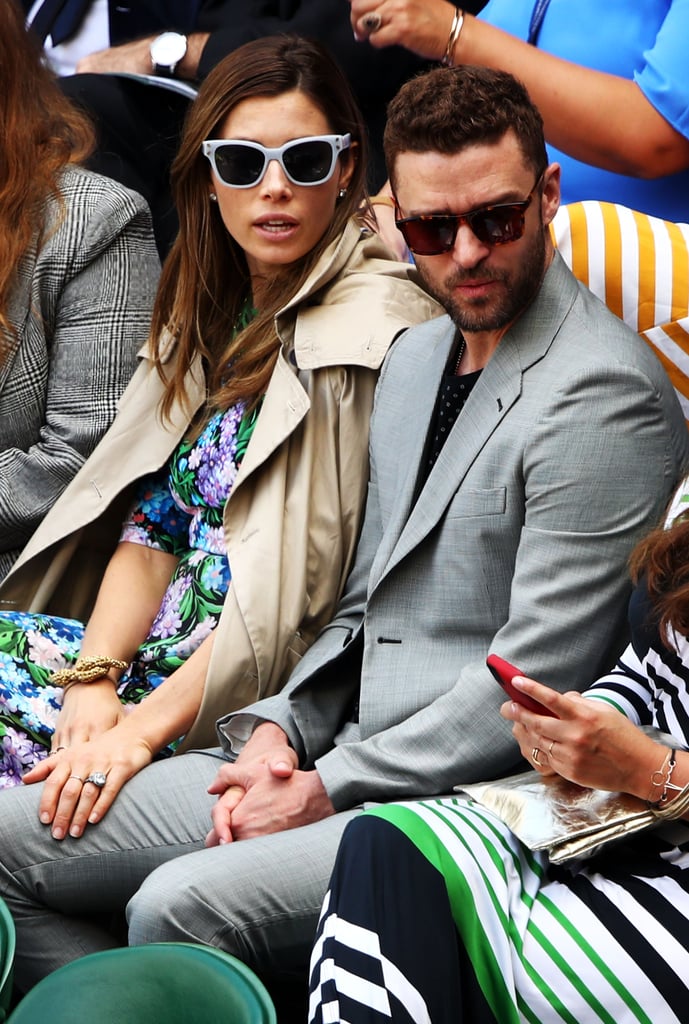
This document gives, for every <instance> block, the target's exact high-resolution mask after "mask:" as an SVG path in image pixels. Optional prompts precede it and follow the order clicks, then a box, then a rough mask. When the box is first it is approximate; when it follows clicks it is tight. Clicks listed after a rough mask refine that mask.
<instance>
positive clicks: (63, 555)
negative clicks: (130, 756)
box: [0, 223, 442, 749]
mask: <svg viewBox="0 0 689 1024" xmlns="http://www.w3.org/2000/svg"><path fill="white" fill-rule="evenodd" d="M414 273H415V272H414V271H413V269H412V268H411V267H409V266H408V265H406V264H402V263H396V262H394V261H392V260H390V259H388V258H387V250H386V249H385V248H384V247H383V246H382V244H381V243H380V241H379V240H378V239H377V238H375V237H372V236H370V235H369V234H368V233H367V232H363V231H362V230H361V229H360V228H359V227H358V226H357V225H356V224H355V223H350V224H349V225H348V227H347V229H346V230H345V232H344V234H343V235H342V236H341V238H340V239H339V240H338V241H337V242H335V243H333V245H332V246H330V247H329V249H328V250H327V251H326V253H325V254H324V256H323V258H322V260H321V261H319V263H318V265H317V266H316V267H315V268H314V271H313V273H312V274H311V275H310V277H309V279H308V280H307V281H306V282H305V284H304V286H303V287H302V288H301V289H300V291H299V293H298V294H297V295H296V296H295V297H294V299H293V300H292V301H291V302H290V303H289V304H288V306H286V307H285V308H284V309H282V310H281V311H280V312H279V313H278V315H277V317H276V326H277V330H278V334H279V336H280V340H281V342H282V349H281V352H280V356H279V358H278V361H277V363H276V366H275V370H274V372H273V375H272V377H271V379H270V382H269V385H268V388H267V391H266V395H265V399H264V402H263V405H262V408H261V413H260V415H259V417H258V420H257V423H256V426H255V429H254V432H253V435H252V437H251V440H250V443H249V446H248V448H247V451H246V454H245V456H244V459H243V462H242V464H241V467H240V471H239V473H238V475H237V479H236V481H235V484H234V487H233V490H232V493H231V495H230V498H229V499H228V501H227V504H226V507H225V512H224V530H225V542H226V546H227V556H228V560H229V563H230V568H231V573H232V583H231V585H230V589H229V592H228V595H227V598H226V600H225V604H224V607H223V611H222V614H221V617H220V621H219V623H218V625H217V627H216V629H215V632H214V639H213V652H212V655H211V660H210V664H209V668H208V675H207V679H206V686H205V691H204V698H203V702H202V705H201V708H200V710H199V713H198V715H197V718H196V721H195V723H194V725H193V726H192V728H191V730H190V731H189V733H188V734H187V737H186V739H185V742H184V744H183V749H188V748H189V747H190V746H203V745H208V744H212V743H215V742H216V737H215V720H216V718H218V717H220V715H222V714H226V713H227V712H229V711H232V710H234V709H237V708H239V707H242V706H244V705H245V704H247V703H250V702H252V701H255V700H257V699H258V698H260V697H263V696H266V695H269V694H272V693H274V692H275V691H276V690H278V689H279V688H280V687H281V686H282V685H283V684H284V682H285V681H286V679H287V678H288V676H289V674H290V672H291V670H292V668H293V667H294V665H295V664H296V663H297V661H298V660H299V658H300V657H301V655H302V654H303V652H304V651H305V650H306V648H307V647H308V646H309V644H310V643H311V642H312V641H313V640H314V639H315V637H316V635H317V633H318V632H319V630H320V629H321V628H322V627H323V626H324V625H325V624H326V623H327V622H328V621H329V619H330V617H331V614H332V612H333V609H334V607H335V604H336V602H337V600H338V598H339V596H340V593H341V591H342V587H343V585H344V581H345V578H346V575H347V572H348V569H349V567H350V564H351V561H352V557H353V554H354V550H355V547H356V542H357V538H358V532H359V526H360V521H361V513H362V509H363V503H364V498H365V493H366V485H367V479H368V420H369V416H370V411H371V406H372V402H373V392H374V388H375V384H376V379H377V376H378V370H379V368H380V365H381V363H382V361H383V358H384V356H385V354H386V352H387V350H388V348H389V346H390V344H391V343H392V341H393V339H394V338H395V336H396V335H397V334H398V333H399V332H400V331H401V330H403V329H404V328H405V327H407V326H408V325H411V324H414V323H418V322H420V321H423V320H427V319H429V318H432V317H434V316H437V315H439V313H441V312H442V310H441V309H440V307H439V306H438V305H437V304H436V303H435V302H434V301H433V300H432V299H430V298H429V297H428V296H427V295H426V294H425V293H424V292H423V291H422V290H421V289H420V288H419V287H418V285H417V284H416V283H415V282H414ZM142 354H143V355H144V359H143V363H142V365H141V366H140V367H139V369H138V370H137V372H136V373H135V375H134V377H133V378H132V380H131V382H130V385H129V387H128V389H127V391H126V392H125V394H124V396H123V398H122V400H121V402H120V409H119V412H118V415H117V417H116V419H115V422H114V423H113V425H112V427H111V428H110V430H109V431H108V432H107V434H106V435H105V437H104V438H103V440H102V441H101V443H100V444H99V445H98V447H97V448H96V450H95V451H94V453H93V454H92V455H91V457H90V458H89V459H88V460H87V462H86V463H85V465H84V466H83V468H82V469H81V471H80V472H79V473H78V475H77V476H76V477H75V478H74V480H73V482H72V484H71V485H70V486H69V487H68V489H67V490H66V491H65V493H64V494H63V496H62V498H61V499H60V500H59V501H58V502H57V503H56V505H55V506H54V508H53V510H52V511H51V513H49V514H48V516H47V517H46V518H45V519H44V521H43V523H42V524H41V526H40V527H39V528H38V530H37V531H36V533H35V534H34V535H33V537H32V538H31V540H30V541H29V543H28V545H27V547H26V548H25V549H24V551H23V552H22V554H21V556H20V558H19V560H18V561H17V563H16V564H15V566H14V568H13V570H12V572H11V573H10V574H9V576H8V577H7V578H6V580H5V581H4V583H3V584H2V586H0V613H1V611H2V610H3V609H8V608H10V609H16V610H22V611H46V612H51V613H52V614H57V615H62V616H70V617H74V618H78V619H81V620H82V621H85V620H86V619H87V618H88V616H89V614H90V612H91V609H92V606H93V602H94V599H95V595H96V592H97V588H98V585H99V583H100V580H101V578H102V575H103V571H104V569H105V565H106V564H107V561H108V559H109V557H110V556H111V554H112V552H113V550H114V548H115V546H116V544H117V541H118V539H119V534H120V526H121V522H122V520H123V518H124V516H125V514H126V511H127V508H128V506H129V503H130V501H131V497H132V488H133V485H134V483H135V482H136V480H138V479H139V478H140V477H142V476H143V475H145V474H148V473H151V472H153V471H154V470H156V469H158V468H160V467H161V466H162V465H163V464H164V463H165V462H166V460H167V459H168V457H169V456H170V454H171V452H172V451H173V449H174V448H175V446H176V445H177V443H178V442H179V441H180V439H181V438H182V437H183V436H184V434H185V432H186V430H187V428H188V426H189V421H190V415H189V414H188V413H185V412H184V410H183V409H182V408H181V406H176V407H175V408H174V410H173V413H172V419H171V422H169V423H166V424H165V425H163V424H161V422H160V419H159V417H158V416H157V415H156V416H155V417H154V415H153V414H152V413H153V410H156V409H157V408H158V405H159V402H160V399H161V397H162V394H163V388H162V384H161V381H160V379H159V377H158V374H157V373H156V372H155V370H154V369H152V367H151V364H150V360H149V358H148V357H147V355H146V353H145V352H144V353H142ZM174 358H175V356H174V351H171V353H170V356H169V359H170V360H173V359H174ZM187 385H188V386H187V392H188V395H189V399H190V406H191V410H192V412H193V411H195V410H196V409H197V408H198V407H199V406H200V405H201V403H202V402H203V400H204V396H205V387H204V382H203V374H202V370H201V367H200V363H199V364H197V365H195V366H194V367H192V370H191V372H190V374H189V377H188V382H187ZM103 653H104V654H107V653H108V652H107V651H104V652H103Z"/></svg>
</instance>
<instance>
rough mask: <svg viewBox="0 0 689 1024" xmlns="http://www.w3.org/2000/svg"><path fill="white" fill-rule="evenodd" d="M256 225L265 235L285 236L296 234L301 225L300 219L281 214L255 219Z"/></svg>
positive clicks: (273, 236) (271, 236) (272, 236)
mask: <svg viewBox="0 0 689 1024" xmlns="http://www.w3.org/2000/svg"><path fill="white" fill-rule="evenodd" d="M254 227H255V228H256V230H257V231H258V232H259V233H260V234H262V235H264V236H265V237H270V238H283V237H286V236H288V235H292V234H294V232H295V231H296V229H297V228H298V227H299V221H297V220H295V218H294V217H284V216H279V215H278V216H275V217H260V218H259V219H258V220H255V221H254Z"/></svg>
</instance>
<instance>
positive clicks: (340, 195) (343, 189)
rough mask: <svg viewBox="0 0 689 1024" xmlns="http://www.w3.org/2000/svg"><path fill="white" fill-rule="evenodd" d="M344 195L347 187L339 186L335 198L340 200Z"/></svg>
mask: <svg viewBox="0 0 689 1024" xmlns="http://www.w3.org/2000/svg"><path fill="white" fill-rule="evenodd" d="M346 195H347V189H346V188H341V189H340V191H339V192H338V193H337V198H338V199H339V200H340V202H341V201H342V200H343V199H344V197H345V196H346Z"/></svg>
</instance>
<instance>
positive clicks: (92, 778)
mask: <svg viewBox="0 0 689 1024" xmlns="http://www.w3.org/2000/svg"><path fill="white" fill-rule="evenodd" d="M107 781H108V776H107V775H106V774H105V772H91V774H90V775H87V776H86V782H92V783H93V785H94V786H98V788H99V789H102V788H103V786H104V785H105V783H106V782H107Z"/></svg>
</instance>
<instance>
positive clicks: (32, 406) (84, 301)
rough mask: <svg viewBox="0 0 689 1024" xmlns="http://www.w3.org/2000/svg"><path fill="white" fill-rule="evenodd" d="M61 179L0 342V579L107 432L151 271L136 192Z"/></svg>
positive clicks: (154, 264) (142, 317)
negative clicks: (8, 328)
mask: <svg viewBox="0 0 689 1024" xmlns="http://www.w3.org/2000/svg"><path fill="white" fill-rule="evenodd" d="M60 184H61V189H62V197H63V205H62V206H60V204H58V202H57V200H55V199H52V198H51V199H50V200H48V202H47V203H46V209H45V225H46V230H45V235H44V237H43V239H42V240H40V241H39V240H38V239H37V240H36V242H35V243H34V245H33V246H31V247H30V249H29V251H27V253H26V255H25V256H24V258H23V259H22V261H21V262H20V264H19V267H18V268H17V281H16V286H15V287H14V289H13V292H12V295H11V298H10V303H9V309H8V319H9V322H10V324H11V326H12V328H13V331H12V332H3V333H2V336H1V341H2V346H3V347H2V350H1V355H0V579H2V578H3V577H4V576H5V575H6V573H7V571H8V570H9V568H10V567H11V565H12V564H13V562H14V561H15V559H16V557H17V555H18V554H19V551H20V550H21V548H22V547H23V546H24V544H25V543H26V541H27V540H28V539H29V537H30V536H31V534H32V533H33V531H34V530H35V529H36V527H37V526H38V524H39V522H40V521H41V519H42V517H43V516H44V515H45V513H46V512H47V511H48V509H50V508H51V507H52V505H53V503H54V502H55V500H56V498H57V497H58V495H59V494H61V493H62V491H63V490H64V489H65V487H66V486H67V484H68V483H69V481H70V480H71V479H72V477H73V476H74V475H75V473H76V472H77V470H78V469H79V468H80V467H81V465H82V463H83V462H84V460H85V459H86V456H87V455H89V454H90V453H91V451H92V450H93V448H95V446H96V444H97V442H98V441H99V440H100V438H101V436H102V435H103V433H104V432H105V430H106V429H107V427H108V426H109V425H110V423H111V421H112V419H113V417H114V415H115V410H116V405H117V400H118V398H119V397H120V395H121V394H122V392H123V391H124V389H125V387H126V385H127V382H128V380H129V378H130V377H131V375H132V373H133V372H134V369H135V367H136V353H137V350H138V349H139V348H140V346H141V345H142V344H143V343H144V341H145V340H146V337H147V335H148V329H149V327H150V321H151V309H152V307H153V299H154V296H155V289H156V286H157V283H158V276H159V273H160V263H159V260H158V255H157V252H156V249H155V244H154V241H153V232H152V228H151V216H150V213H149V211H148V207H147V206H146V204H145V203H144V201H143V199H141V197H140V196H138V195H137V194H136V193H134V192H129V191H128V190H127V189H125V188H124V187H123V186H122V185H119V184H117V183H116V182H114V181H111V180H110V179H109V178H102V177H100V175H96V174H92V173H91V172H90V171H85V170H82V169H81V168H80V167H74V166H72V167H68V168H67V169H66V170H65V172H64V174H63V176H62V179H61V183H60Z"/></svg>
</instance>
